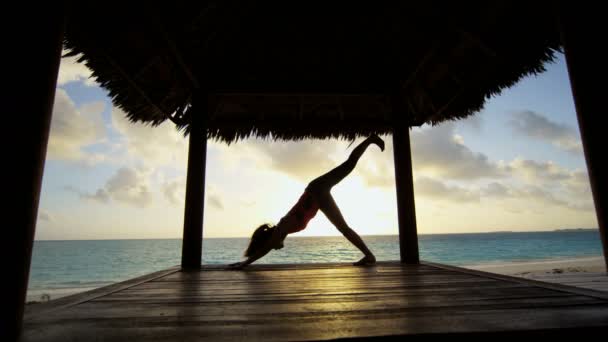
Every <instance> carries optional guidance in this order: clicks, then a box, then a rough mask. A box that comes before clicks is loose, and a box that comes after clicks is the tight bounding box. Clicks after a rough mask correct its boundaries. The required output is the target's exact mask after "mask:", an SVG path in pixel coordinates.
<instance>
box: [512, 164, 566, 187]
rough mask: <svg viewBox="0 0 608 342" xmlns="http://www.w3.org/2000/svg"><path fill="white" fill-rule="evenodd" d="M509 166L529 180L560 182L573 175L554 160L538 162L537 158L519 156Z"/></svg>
mask: <svg viewBox="0 0 608 342" xmlns="http://www.w3.org/2000/svg"><path fill="white" fill-rule="evenodd" d="M509 166H510V167H511V170H512V171H513V173H514V174H515V175H519V176H521V177H522V178H523V179H525V180H527V181H528V182H535V183H550V182H559V181H564V180H567V179H569V178H570V177H571V174H570V172H568V171H567V170H565V169H563V168H561V167H560V166H559V165H557V164H555V163H553V162H552V161H543V162H538V161H535V160H524V159H521V158H517V159H515V160H513V161H512V162H511V163H509Z"/></svg>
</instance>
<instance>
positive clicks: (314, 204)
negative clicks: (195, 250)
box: [229, 134, 384, 269]
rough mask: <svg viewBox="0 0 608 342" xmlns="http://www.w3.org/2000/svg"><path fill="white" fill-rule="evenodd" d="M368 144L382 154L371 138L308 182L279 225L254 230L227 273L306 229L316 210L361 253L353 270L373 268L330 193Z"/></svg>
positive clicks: (375, 138) (375, 139)
mask: <svg viewBox="0 0 608 342" xmlns="http://www.w3.org/2000/svg"><path fill="white" fill-rule="evenodd" d="M370 144H375V145H377V146H378V147H379V148H380V150H382V151H384V141H383V140H382V139H381V138H380V137H379V136H377V135H375V134H374V135H372V136H370V137H368V138H367V139H365V140H364V141H363V142H361V143H360V144H359V145H358V146H357V147H355V149H353V151H352V152H351V154H350V156H349V157H348V159H347V160H346V161H345V162H343V163H342V164H340V165H339V166H337V167H336V168H334V169H333V170H331V171H329V172H328V173H326V174H324V175H322V176H320V177H318V178H315V179H314V180H313V181H312V182H310V183H309V184H308V186H307V187H306V189H305V190H304V193H303V194H302V196H301V197H300V199H299V200H298V202H297V203H296V204H295V205H294V206H293V208H292V209H291V210H290V211H289V212H288V213H287V215H285V216H284V217H283V218H282V219H281V220H280V221H279V223H277V224H276V225H275V226H271V225H268V224H264V225H261V226H260V227H258V228H257V229H256V230H255V231H254V232H253V235H252V236H251V241H250V242H249V246H248V247H247V250H246V251H245V257H247V259H246V260H245V261H241V262H236V263H234V264H230V265H229V267H230V268H231V269H241V268H243V267H245V266H247V265H249V264H251V263H252V262H254V261H256V260H258V259H259V258H261V257H263V256H264V255H266V254H267V253H268V252H270V251H271V250H273V249H281V248H283V240H285V238H286V237H287V235H288V234H292V233H296V232H299V231H301V230H303V229H304V228H306V225H307V224H308V221H310V220H311V219H312V218H313V217H314V216H315V215H316V213H317V211H318V210H321V212H323V214H325V216H327V218H328V219H329V221H330V222H331V223H332V224H333V225H334V226H335V227H336V228H337V229H338V230H339V231H340V233H342V235H344V236H345V237H346V238H347V239H348V241H350V242H351V243H352V244H353V245H355V247H357V248H358V249H359V250H360V251H361V252H363V254H364V257H363V258H362V259H361V260H359V261H357V262H355V263H354V265H355V266H360V265H370V264H374V263H375V262H376V257H375V256H374V254H372V252H371V251H370V250H369V249H368V248H367V246H366V245H365V243H364V242H363V240H362V239H361V237H360V236H359V235H358V234H357V233H356V232H355V231H354V230H352V229H351V228H350V227H349V226H348V224H347V223H346V221H345V220H344V217H342V213H341V212H340V209H339V208H338V206H337V205H336V202H335V201H334V199H333V197H332V196H331V193H330V191H331V188H332V187H333V186H334V185H336V184H338V183H339V182H340V181H341V180H342V179H344V177H346V176H347V175H348V174H349V173H351V171H352V170H353V169H354V168H355V166H356V165H357V162H358V161H359V158H361V155H363V152H365V150H366V149H367V147H368V146H369V145H370Z"/></svg>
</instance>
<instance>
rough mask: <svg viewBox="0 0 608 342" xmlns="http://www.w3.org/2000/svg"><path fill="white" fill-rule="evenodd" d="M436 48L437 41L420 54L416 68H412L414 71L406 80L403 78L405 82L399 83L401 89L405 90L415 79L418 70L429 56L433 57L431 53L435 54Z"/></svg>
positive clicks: (437, 45) (437, 46)
mask: <svg viewBox="0 0 608 342" xmlns="http://www.w3.org/2000/svg"><path fill="white" fill-rule="evenodd" d="M438 48H439V42H434V43H433V45H432V46H431V47H430V48H429V49H428V51H427V52H426V53H425V54H424V56H422V58H421V59H420V62H418V65H417V66H416V69H414V71H413V72H412V74H411V75H410V76H409V77H408V78H407V80H405V82H403V84H401V87H400V89H401V90H405V89H406V88H407V87H408V86H409V85H410V84H411V83H412V82H414V81H415V80H416V78H417V77H418V74H419V73H420V71H421V70H422V69H423V68H424V66H425V65H426V63H427V62H428V61H429V59H431V57H433V55H434V54H435V52H436V51H437V49H438Z"/></svg>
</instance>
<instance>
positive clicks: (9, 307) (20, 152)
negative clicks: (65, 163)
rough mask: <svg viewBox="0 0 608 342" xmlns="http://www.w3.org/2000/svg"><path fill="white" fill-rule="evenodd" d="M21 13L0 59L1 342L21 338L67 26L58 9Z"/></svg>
mask: <svg viewBox="0 0 608 342" xmlns="http://www.w3.org/2000/svg"><path fill="white" fill-rule="evenodd" d="M15 11H16V13H15ZM19 12H20V10H19V9H15V10H14V11H13V10H11V16H13V17H18V18H19V21H15V22H11V21H9V23H11V24H13V23H18V24H16V25H13V26H11V30H10V32H5V36H4V37H5V38H6V39H7V40H8V41H6V40H5V41H4V46H5V48H6V49H5V53H4V54H3V57H4V58H5V59H4V69H5V72H4V73H3V76H2V82H3V84H4V85H5V88H4V89H5V90H4V91H3V94H2V104H3V107H2V110H3V113H2V114H3V115H2V120H3V126H4V127H5V129H6V130H5V132H4V133H3V134H2V138H3V140H5V141H3V146H4V147H5V155H4V158H5V161H6V162H5V163H4V164H3V172H5V173H4V177H5V178H4V180H5V182H4V185H3V189H2V193H3V194H4V198H5V199H4V201H2V202H3V209H2V215H3V220H4V222H5V229H3V236H2V239H1V240H0V241H2V247H1V248H0V251H1V252H0V260H3V272H2V282H3V285H4V287H3V290H2V296H3V298H4V299H3V300H2V305H1V306H0V307H1V308H0V312H1V317H0V340H1V341H15V340H17V338H18V336H19V334H20V332H21V326H22V322H23V312H24V305H25V300H26V294H27V287H28V280H29V272H30V264H31V260H32V248H33V245H34V235H35V232H36V221H37V217H38V203H39V200H40V190H41V186H42V175H43V173H44V163H45V159H46V150H47V143H48V138H49V130H50V125H51V116H52V111H53V102H54V99H55V86H56V82H57V72H58V70H59V61H60V57H61V47H62V39H63V31H64V22H65V16H64V11H63V6H62V5H61V3H57V4H55V6H54V8H53V9H49V10H48V11H33V10H32V9H31V8H30V9H29V10H28V11H27V12H26V11H25V10H23V11H21V12H23V13H19Z"/></svg>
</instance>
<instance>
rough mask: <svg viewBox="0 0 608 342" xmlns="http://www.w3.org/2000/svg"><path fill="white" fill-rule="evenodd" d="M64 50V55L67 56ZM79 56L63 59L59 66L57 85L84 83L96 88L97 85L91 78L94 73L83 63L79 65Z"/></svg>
mask: <svg viewBox="0 0 608 342" xmlns="http://www.w3.org/2000/svg"><path fill="white" fill-rule="evenodd" d="M65 53H66V51H65V50H64V51H63V52H62V54H65ZM78 58H79V56H71V57H63V58H61V64H60V65H59V74H58V75H57V84H58V85H60V86H61V85H65V84H67V83H70V82H82V83H83V84H85V85H87V86H95V85H96V84H97V83H96V82H95V81H94V80H93V79H92V78H91V75H92V72H91V70H90V69H89V68H87V66H86V65H84V64H83V63H78Z"/></svg>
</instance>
